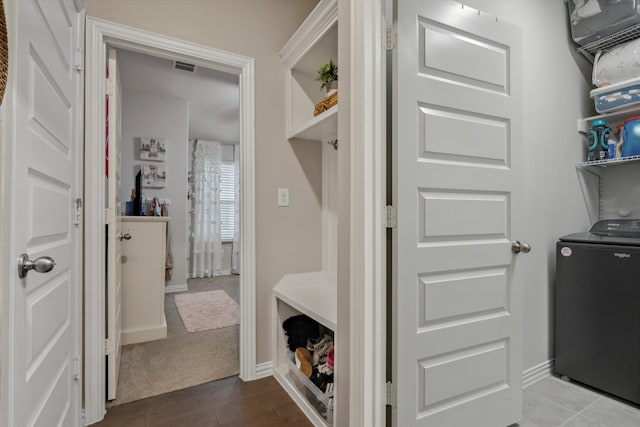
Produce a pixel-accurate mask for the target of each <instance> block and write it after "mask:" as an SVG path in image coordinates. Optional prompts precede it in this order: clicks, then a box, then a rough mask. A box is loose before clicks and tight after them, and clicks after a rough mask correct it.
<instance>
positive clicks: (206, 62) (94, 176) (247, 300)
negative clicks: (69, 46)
mask: <svg viewBox="0 0 640 427" xmlns="http://www.w3.org/2000/svg"><path fill="white" fill-rule="evenodd" d="M106 43H108V44H109V45H110V46H113V47H116V48H121V49H127V50H131V51H135V52H140V53H145V54H149V55H153V56H158V57H162V58H172V59H180V60H187V61H190V62H191V63H193V64H195V65H197V66H202V67H205V68H215V69H217V70H221V71H225V72H230V73H233V74H237V75H239V83H240V116H241V117H240V171H241V180H242V182H241V184H242V188H241V192H242V201H241V211H242V214H241V219H240V224H241V230H242V233H241V254H240V258H241V265H240V269H241V271H240V273H241V274H240V378H242V379H243V380H252V379H255V377H256V372H255V369H256V364H255V359H256V325H255V317H256V314H255V299H256V286H255V278H256V275H255V130H254V109H255V102H254V60H253V58H250V57H246V56H242V55H237V54H233V53H229V52H225V51H222V50H218V49H213V48H209V47H206V46H202V45H198V44H194V43H189V42H186V41H182V40H179V39H175V38H172V37H168V36H164V35H161V34H156V33H151V32H148V31H144V30H139V29H136V28H132V27H128V26H125V25H120V24H116V23H113V22H109V21H105V20H101V19H98V18H94V17H87V25H86V86H85V88H86V94H85V108H86V110H85V141H86V144H85V150H86V151H85V171H86V175H85V184H86V185H85V215H86V225H85V316H86V318H85V363H86V365H85V415H86V420H85V422H86V423H87V424H92V423H95V422H97V421H100V420H101V419H102V418H103V417H104V411H105V387H104V292H103V291H102V290H103V289H104V287H103V286H104V241H103V237H102V236H103V228H104V218H103V211H104V189H103V187H104V182H103V181H104V157H103V153H104V146H103V144H101V143H100V141H102V140H103V139H104V138H103V133H104V117H105V114H104V102H96V100H102V99H103V94H104V70H105V44H106Z"/></svg>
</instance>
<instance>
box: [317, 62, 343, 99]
mask: <svg viewBox="0 0 640 427" xmlns="http://www.w3.org/2000/svg"><path fill="white" fill-rule="evenodd" d="M316 80H319V81H321V82H322V86H320V89H322V88H324V89H325V90H326V91H327V95H330V94H331V93H333V92H335V91H336V90H338V66H337V65H336V64H335V63H334V62H333V60H332V59H330V60H329V62H327V63H325V64H324V65H322V67H320V68H319V69H318V78H317V79H316Z"/></svg>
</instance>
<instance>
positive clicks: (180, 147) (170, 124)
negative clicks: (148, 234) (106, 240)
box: [120, 90, 189, 286]
mask: <svg viewBox="0 0 640 427" xmlns="http://www.w3.org/2000/svg"><path fill="white" fill-rule="evenodd" d="M151 136H155V137H159V138H165V139H166V147H167V153H166V160H165V162H164V163H163V164H164V165H165V167H166V171H167V180H166V187H165V188H163V189H150V188H143V189H142V195H143V196H144V197H145V198H153V197H158V198H160V199H170V200H171V204H170V205H169V216H170V217H171V219H170V220H169V232H170V234H171V251H172V254H173V263H174V264H173V275H172V278H171V280H169V281H167V283H166V285H167V286H171V285H178V286H181V285H186V281H187V263H186V259H187V247H188V245H187V229H186V222H187V218H186V216H187V207H186V205H187V157H188V139H189V105H188V103H187V101H185V100H183V99H178V98H169V97H159V96H156V95H151V94H146V93H140V92H134V91H131V90H129V91H124V92H123V95H122V143H121V149H122V151H121V154H122V157H121V159H122V168H121V176H122V185H121V187H120V191H121V193H120V197H121V199H122V200H123V201H124V200H129V198H130V197H129V196H130V193H131V189H132V188H134V187H135V173H136V170H137V169H136V166H139V165H140V164H142V163H144V164H160V163H158V162H144V161H141V160H137V159H140V156H139V154H138V150H139V138H140V137H151ZM133 238H134V239H135V236H133Z"/></svg>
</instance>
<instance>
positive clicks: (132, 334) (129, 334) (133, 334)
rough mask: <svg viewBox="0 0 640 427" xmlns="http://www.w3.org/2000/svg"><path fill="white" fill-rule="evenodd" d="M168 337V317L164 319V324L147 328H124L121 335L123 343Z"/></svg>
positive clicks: (135, 342)
mask: <svg viewBox="0 0 640 427" xmlns="http://www.w3.org/2000/svg"><path fill="white" fill-rule="evenodd" d="M166 337H167V319H166V318H164V319H163V320H162V325H160V326H156V327H153V328H145V329H129V330H122V335H121V336H120V341H121V345H128V344H137V343H141V342H147V341H155V340H161V339H165V338H166Z"/></svg>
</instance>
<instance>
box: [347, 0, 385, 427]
mask: <svg viewBox="0 0 640 427" xmlns="http://www.w3.org/2000/svg"><path fill="white" fill-rule="evenodd" d="M387 6H391V0H374V1H370V0H349V1H347V0H340V2H339V10H338V15H339V20H338V23H339V25H340V29H339V43H340V50H342V51H345V50H346V51H348V61H347V62H349V65H348V67H349V71H350V73H349V75H348V80H347V81H346V82H342V81H341V83H340V85H341V92H344V91H348V92H347V96H346V99H345V101H347V102H346V104H347V105H348V106H349V108H348V110H347V112H346V114H347V115H348V117H346V118H345V119H346V122H347V124H346V125H345V124H344V123H345V122H343V121H340V120H342V116H341V117H340V118H339V125H338V127H339V136H338V138H339V139H340V141H344V140H346V141H349V142H348V145H345V148H347V147H348V149H349V159H350V160H349V165H348V166H346V167H348V168H349V169H350V170H349V171H344V170H340V166H339V175H341V174H344V176H345V178H344V179H349V187H348V188H349V195H348V196H347V197H348V199H349V202H348V203H349V205H350V206H349V210H348V212H349V218H348V220H347V221H349V226H348V228H349V230H350V235H349V238H350V244H349V247H348V248H345V249H344V252H347V251H348V252H347V254H344V256H345V257H347V258H348V259H349V260H350V261H349V269H348V272H346V271H344V269H341V268H340V267H339V269H338V283H339V286H343V287H347V288H349V290H348V291H347V295H348V297H347V298H341V297H340V295H341V294H340V293H339V298H338V324H339V325H349V330H348V333H346V334H345V333H342V330H341V333H340V334H339V336H340V337H345V338H344V339H345V340H348V342H345V341H340V342H339V343H337V345H343V346H345V347H348V354H347V355H346V357H345V358H346V359H347V360H348V368H347V370H348V384H345V382H343V381H341V380H340V379H338V381H337V387H338V391H337V393H345V392H346V391H347V390H344V388H343V387H344V386H346V388H348V396H349V397H348V404H346V405H345V403H347V402H343V401H342V400H341V401H340V402H339V404H337V405H336V417H337V424H338V425H353V426H359V425H361V426H371V427H383V426H385V425H386V406H385V405H386V381H387V377H386V370H387V367H386V365H387V338H386V336H387V317H388V316H387V303H388V301H387V295H386V291H387V277H386V275H387V249H386V245H387V237H386V236H387V231H386V230H387V229H386V227H385V225H386V224H385V220H386V215H385V206H386V204H387V203H386V198H387V186H386V179H387V173H386V162H387V148H386V144H387V135H386V133H387V126H386V120H387V111H386V110H387V107H386V106H387V102H388V100H387V96H386V93H387V73H386V64H387V59H386V46H385V45H386V43H385V42H386V33H387V24H386V17H387V15H388V14H389V13H390V10H388V9H387ZM343 17H348V19H344V18H343ZM343 25H344V26H343ZM345 48H346V49H345ZM341 59H342V61H341V63H344V62H345V59H347V58H344V57H342V56H341ZM345 68H346V67H345ZM345 83H346V84H345ZM345 86H346V87H345ZM341 96H342V95H341ZM389 101H390V100H389ZM341 102H342V98H341ZM347 177H349V178H347ZM342 199H344V196H343V197H342ZM341 212H345V211H344V210H341ZM338 251H339V254H340V253H342V251H343V249H341V248H339V249H338ZM342 257H343V255H339V258H342ZM339 292H340V291H339ZM342 295H344V294H342ZM339 339H340V340H342V338H339ZM341 348H342V347H341ZM336 354H337V357H338V360H337V361H336V365H339V366H340V367H339V369H342V365H341V363H345V362H347V360H345V362H343V360H344V359H341V357H343V356H342V354H341V352H338V353H336Z"/></svg>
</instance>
